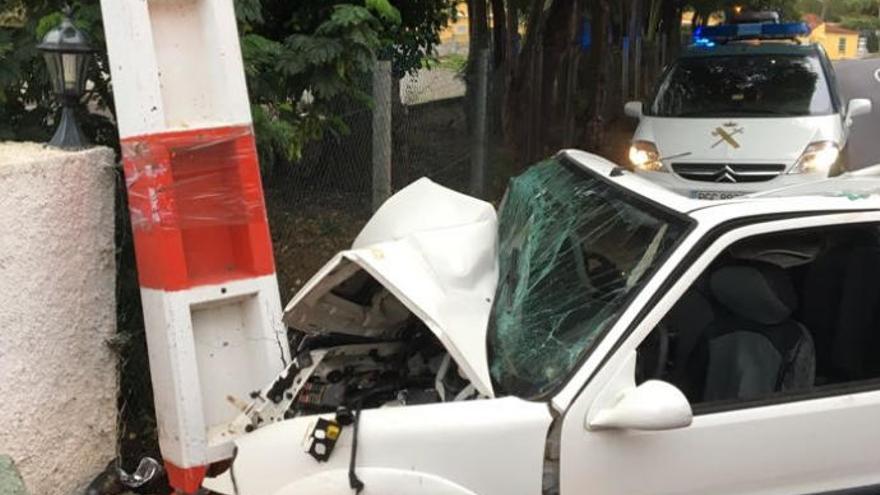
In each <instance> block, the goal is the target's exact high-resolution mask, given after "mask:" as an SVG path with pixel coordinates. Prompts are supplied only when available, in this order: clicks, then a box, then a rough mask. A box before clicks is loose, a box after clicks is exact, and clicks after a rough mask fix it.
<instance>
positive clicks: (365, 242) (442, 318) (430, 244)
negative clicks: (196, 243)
mask: <svg viewBox="0 0 880 495" xmlns="http://www.w3.org/2000/svg"><path fill="white" fill-rule="evenodd" d="M497 223H498V222H497V216H496V213H495V209H494V208H493V207H492V205H491V204H489V203H486V202H484V201H481V200H478V199H475V198H472V197H470V196H466V195H464V194H460V193H457V192H455V191H453V190H451V189H447V188H445V187H442V186H439V185H437V184H435V183H434V182H432V181H430V180H429V179H420V180H418V181H416V182H414V183H412V184H410V185H409V186H407V187H406V188H404V189H402V190H401V191H400V192H398V193H397V194H395V195H394V196H393V197H391V198H390V199H389V200H388V201H386V202H385V204H383V205H382V207H381V208H379V210H378V211H377V212H376V213H375V215H373V217H372V218H371V219H370V221H369V222H368V223H367V225H366V226H365V227H364V229H363V230H362V231H361V232H360V234H359V235H358V237H357V238H356V239H355V241H354V243H353V245H352V248H351V249H349V250H346V251H342V252H341V253H338V254H336V255H335V256H334V257H333V258H332V259H331V260H330V261H329V262H328V263H327V264H326V265H324V267H323V268H321V270H319V271H318V273H317V274H315V276H314V277H312V279H311V280H309V282H308V283H307V284H306V285H305V286H304V287H303V288H302V289H301V290H300V291H299V292H298V293H297V294H296V296H294V298H293V299H292V300H291V301H290V302H289V303H288V305H287V307H286V308H285V311H284V321H285V323H287V324H288V325H289V326H292V327H294V328H297V329H299V330H302V331H305V332H324V331H334V332H342V333H348V334H355V335H365V336H376V335H380V334H381V333H382V332H383V331H385V329H388V328H393V327H395V326H397V325H399V324H401V323H402V322H403V321H404V320H405V318H407V317H409V314H408V313H412V314H413V315H415V316H416V317H418V318H419V319H421V320H422V322H424V323H425V325H426V326H427V327H428V328H429V329H430V330H431V331H432V332H433V333H434V334H435V335H436V336H437V338H438V339H439V340H440V342H441V343H442V344H443V345H444V346H445V347H446V350H447V351H448V352H449V354H450V355H451V357H452V359H454V360H455V362H456V363H457V364H458V366H459V367H460V369H461V370H462V372H463V373H464V374H465V375H466V376H467V378H468V379H469V380H470V381H471V383H472V384H473V385H474V387H475V388H476V389H477V390H478V391H479V392H480V393H481V394H483V395H485V396H488V397H491V396H492V395H493V392H492V385H491V380H490V378H489V367H488V357H487V348H486V331H487V324H488V320H489V316H490V313H491V309H492V299H493V297H494V295H495V289H496V285H497V280H498V260H497V253H496V251H497V247H496V246H497ZM361 271H365V272H367V273H368V274H369V275H370V276H372V277H373V278H374V279H375V280H376V281H378V282H379V283H380V284H382V285H383V286H384V288H385V289H386V290H387V291H388V293H390V294H391V295H393V296H394V298H393V299H394V300H387V299H390V298H385V299H381V298H379V299H378V300H373V301H372V302H371V304H370V305H369V306H360V305H355V304H352V303H351V302H349V301H347V300H345V299H343V298H340V297H338V295H336V294H335V293H334V289H336V288H338V287H340V286H341V285H342V284H344V283H346V281H348V280H349V279H351V278H352V277H355V276H356V274H358V273H359V272H361ZM400 304H402V305H403V306H404V307H405V309H404V308H401V307H400ZM407 310H408V312H407Z"/></svg>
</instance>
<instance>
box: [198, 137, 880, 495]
mask: <svg viewBox="0 0 880 495" xmlns="http://www.w3.org/2000/svg"><path fill="white" fill-rule="evenodd" d="M878 191H880V181H878V180H877V179H873V178H870V177H867V178H866V177H856V176H852V175H851V176H843V177H840V178H836V179H829V180H826V181H824V182H814V183H810V184H805V185H803V186H801V187H799V188H794V189H788V190H780V191H776V192H774V193H767V194H765V196H764V197H743V198H739V199H736V200H730V201H720V202H709V201H699V200H694V199H689V198H685V197H682V196H680V195H678V194H674V193H672V192H670V191H668V190H666V189H663V188H661V187H659V186H657V185H655V184H653V183H651V182H649V181H647V180H645V179H644V178H642V177H640V176H638V175H636V174H633V173H631V172H628V171H625V170H623V169H621V168H619V167H616V166H615V165H614V164H612V163H610V162H607V161H605V160H603V159H601V158H598V157H596V156H593V155H589V154H587V153H583V152H578V151H566V152H562V153H560V154H559V155H558V156H556V157H555V158H553V159H550V160H547V161H545V162H543V163H540V164H538V165H536V166H534V167H532V168H531V169H529V170H528V171H527V172H525V173H524V174H523V175H521V176H520V177H518V178H516V179H514V180H513V181H512V182H511V185H510V188H509V190H508V192H507V195H506V197H505V200H504V202H503V205H502V207H501V213H500V217H499V218H498V219H496V215H495V212H494V210H493V208H492V206H491V205H489V204H487V203H484V202H481V201H478V200H476V199H472V198H469V197H467V196H463V195H461V194H458V193H455V192H452V191H449V190H447V189H444V188H442V187H440V186H437V185H435V184H433V183H431V182H429V181H427V180H422V181H419V182H416V183H414V184H413V185H411V186H410V187H408V188H406V189H404V190H403V191H401V192H400V193H398V194H397V195H396V196H394V197H393V198H392V199H391V200H389V201H388V202H387V203H386V204H385V205H384V206H383V207H382V208H381V209H380V210H379V211H378V213H377V214H376V215H375V217H374V218H373V219H372V220H371V221H370V222H369V224H368V225H367V226H366V228H365V229H364V230H363V232H362V233H361V234H360V236H359V237H358V238H357V240H356V241H355V243H354V246H353V247H352V249H351V250H349V251H345V252H342V253H340V254H338V255H337V256H335V257H334V258H333V259H332V260H331V261H330V262H329V263H328V264H327V265H326V266H325V267H324V268H323V269H322V270H321V271H320V272H318V273H317V275H315V277H314V278H313V279H312V280H311V281H310V282H309V283H308V284H307V285H306V286H305V287H304V288H303V290H302V291H301V292H300V293H299V294H298V295H297V296H296V297H295V298H294V299H293V300H292V301H291V302H290V304H289V305H288V307H287V309H286V315H285V318H286V322H287V323H288V325H290V326H291V327H293V328H295V329H297V330H298V331H299V332H301V333H302V335H303V338H302V339H301V341H300V342H299V344H298V348H297V349H296V350H295V352H294V355H295V356H296V357H295V359H294V360H293V362H292V363H291V365H290V367H289V368H288V369H287V370H286V372H284V373H282V375H281V376H279V377H278V379H277V380H276V381H275V382H274V383H271V384H269V385H268V386H267V387H266V389H265V390H263V391H262V392H261V393H260V394H259V395H258V396H257V397H256V398H255V400H254V401H253V403H252V404H251V405H250V406H249V407H248V409H247V410H246V411H245V413H244V414H243V415H242V416H241V418H240V421H239V423H237V425H238V426H237V427H239V428H241V430H242V431H243V432H244V431H246V432H248V433H244V434H242V435H241V436H240V438H239V439H238V440H237V441H236V455H235V458H234V459H233V461H232V463H231V467H230V468H229V469H228V470H227V471H226V472H224V473H222V474H220V475H218V476H216V477H214V478H209V479H208V480H206V482H205V486H206V487H207V488H209V489H210V490H212V491H215V492H218V493H221V494H227V495H233V494H235V495H318V494H321V495H326V494H349V493H356V492H357V493H364V494H376V495H379V494H381V495H395V494H397V495H402V494H416V493H418V494H458V495H470V494H480V495H517V494H530V495H535V494H542V493H543V494H558V493H561V494H562V495H576V494H577V495H580V494H584V493H601V494H626V495H637V494H657V493H681V494H700V495H705V494H709V493H711V494H740V495H741V494H758V493H761V494H771V493H773V494H776V493H778V494H802V493H803V494H806V493H843V492H841V491H840V490H856V489H861V490H870V489H873V490H880V469H878V466H880V448H878V445H880V427H878V418H880V381H878V378H880V331H878V329H880V196H877V195H876V193H877V192H878ZM847 493H849V492H847ZM853 493H855V492H853ZM859 493H863V492H859ZM864 493H867V492H864Z"/></svg>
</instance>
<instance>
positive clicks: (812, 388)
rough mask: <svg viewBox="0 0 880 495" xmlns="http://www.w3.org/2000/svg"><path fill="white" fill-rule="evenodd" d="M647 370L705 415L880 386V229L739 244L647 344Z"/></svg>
mask: <svg viewBox="0 0 880 495" xmlns="http://www.w3.org/2000/svg"><path fill="white" fill-rule="evenodd" d="M636 374H637V376H636V380H637V382H642V381H645V380H648V379H659V380H664V381H667V382H669V383H672V384H673V385H675V386H676V387H678V388H679V389H680V390H682V392H684V394H685V395H686V396H687V397H688V400H689V401H690V403H691V404H692V406H694V410H695V413H697V414H699V413H700V412H701V411H709V410H717V409H719V408H722V409H723V408H735V407H743V406H745V405H746V404H760V403H766V402H767V401H771V402H772V401H777V400H792V399H793V398H796V397H804V396H815V395H816V394H823V393H826V392H827V393H829V394H830V393H837V392H840V391H846V390H849V389H851V388H853V387H856V386H866V385H870V384H873V383H880V380H878V378H880V227H878V225H875V224H870V225H862V224H860V225H857V226H846V227H841V226H837V227H833V228H827V227H826V228H817V229H810V230H799V231H792V232H785V233H775V234H772V235H761V236H757V237H753V238H747V239H744V240H742V241H740V242H737V243H736V244H733V245H732V246H730V247H729V248H728V249H726V250H725V251H724V252H723V253H722V254H721V255H720V256H718V257H717V258H716V259H715V260H714V261H713V262H712V263H711V265H710V266H709V268H708V269H707V270H706V271H704V273H702V274H701V275H700V277H699V278H698V279H697V280H696V281H695V283H694V284H692V286H691V287H690V288H689V289H688V290H687V291H686V292H685V294H684V295H683V296H682V297H681V298H680V299H679V301H678V302H677V303H676V304H675V305H674V306H673V308H672V309H671V310H670V311H669V312H668V313H667V314H666V315H665V317H664V318H663V319H662V320H661V322H660V323H659V324H658V325H657V326H656V327H655V328H654V329H653V330H652V332H651V333H650V334H649V336H648V337H647V338H646V339H645V340H644V341H643V342H642V343H641V345H640V346H639V348H638V361H637V372H636Z"/></svg>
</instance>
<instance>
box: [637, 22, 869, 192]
mask: <svg viewBox="0 0 880 495" xmlns="http://www.w3.org/2000/svg"><path fill="white" fill-rule="evenodd" d="M807 33H808V28H807V26H806V25H805V24H802V23H790V24H729V25H721V26H715V27H707V28H703V29H698V30H697V32H696V33H695V42H694V45H693V46H691V47H689V48H687V49H686V50H685V51H684V52H683V54H682V55H681V56H680V57H679V58H678V60H676V61H675V62H674V63H672V64H671V65H670V66H669V67H668V69H667V70H666V71H665V73H664V74H663V76H662V77H661V79H660V83H659V85H658V86H657V90H656V92H655V95H654V96H653V98H652V99H651V100H650V101H649V102H647V103H646V104H644V105H643V104H642V103H641V102H629V103H627V104H626V108H625V111H626V114H627V115H629V116H631V117H636V118H638V119H639V126H638V128H637V129H636V132H635V135H634V136H633V140H632V144H631V147H630V150H629V160H630V162H631V164H632V165H633V167H634V169H635V170H636V171H639V172H643V173H645V174H647V175H648V176H649V177H650V178H651V179H652V180H654V181H656V182H660V183H662V184H663V185H664V186H666V187H668V188H670V189H673V190H675V191H676V192H679V193H682V194H686V195H689V196H691V197H696V198H699V199H725V198H729V197H733V196H737V195H741V194H745V193H748V192H754V191H757V190H762V189H767V188H776V187H780V186H785V185H789V184H794V183H798V182H801V181H803V180H812V179H815V178H819V177H827V176H828V175H829V172H830V173H831V174H832V175H833V173H835V172H836V171H837V170H839V169H843V168H845V161H846V153H845V152H846V144H847V137H848V135H849V133H850V128H851V126H852V124H853V118H854V117H856V116H859V115H863V114H867V113H870V111H871V101H870V100H868V99H861V98H859V99H853V100H850V101H849V102H848V103H844V102H843V101H841V97H840V93H839V91H838V86H837V81H836V79H835V75H834V70H833V68H832V66H831V63H830V61H829V60H828V57H827V55H826V54H825V52H824V50H823V49H822V47H821V46H819V45H816V44H800V42H798V41H797V40H796V37H797V36H802V35H805V34H807Z"/></svg>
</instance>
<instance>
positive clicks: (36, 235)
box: [0, 143, 117, 495]
mask: <svg viewBox="0 0 880 495" xmlns="http://www.w3.org/2000/svg"><path fill="white" fill-rule="evenodd" d="M113 166H114V154H113V152H112V151H111V150H109V149H106V148H93V149H89V150H85V151H77V152H64V151H60V150H54V149H50V148H46V147H44V146H42V145H37V144H30V143H0V454H8V455H9V456H11V457H12V459H13V460H14V461H15V463H16V464H17V466H18V468H19V469H20V470H21V474H22V476H23V478H24V481H25V484H26V485H27V489H28V490H29V491H30V493H33V494H35V495H69V494H74V493H77V494H78V493H82V490H83V488H84V487H85V486H86V485H87V484H88V483H89V481H91V479H92V478H93V477H94V476H95V475H96V474H97V473H99V472H100V471H102V470H103V468H104V467H105V466H106V464H107V462H108V461H109V460H110V459H112V458H113V457H114V455H115V442H116V396H117V394H116V388H117V379H116V359H115V356H114V355H113V353H112V352H111V351H110V349H109V347H108V346H107V344H106V342H107V340H108V339H110V338H112V337H113V336H114V335H115V332H116V316H115V308H116V300H115V290H114V286H115V257H114V239H113V229H114V211H113V208H114V181H115V178H114V177H115V175H114V171H113V169H112V167H113Z"/></svg>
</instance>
